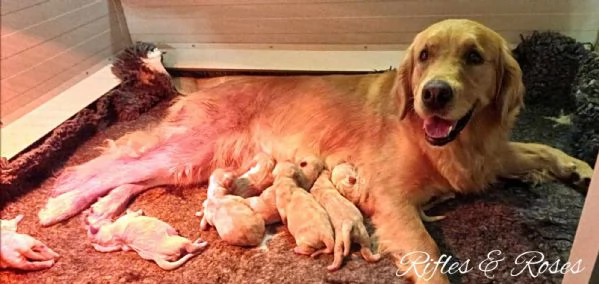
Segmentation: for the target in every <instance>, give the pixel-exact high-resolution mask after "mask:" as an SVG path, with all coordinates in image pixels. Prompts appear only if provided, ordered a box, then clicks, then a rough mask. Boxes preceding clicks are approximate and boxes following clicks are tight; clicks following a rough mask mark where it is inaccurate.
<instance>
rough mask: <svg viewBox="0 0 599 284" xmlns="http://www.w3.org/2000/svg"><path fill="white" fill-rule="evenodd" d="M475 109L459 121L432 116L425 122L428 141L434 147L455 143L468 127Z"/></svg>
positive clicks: (424, 126)
mask: <svg viewBox="0 0 599 284" xmlns="http://www.w3.org/2000/svg"><path fill="white" fill-rule="evenodd" d="M473 111H474V107H473V108H472V109H470V111H469V112H468V113H467V114H466V115H464V116H463V117H462V118H460V119H459V120H457V121H451V120H446V119H443V118H440V117H438V116H431V117H428V118H426V119H425V120H424V124H423V126H422V127H423V128H424V133H425V135H426V141H428V143H430V144H431V145H434V146H443V145H445V144H447V143H449V142H451V141H453V140H454V139H455V138H456V137H458V134H460V132H461V131H462V129H464V127H466V124H468V121H470V118H471V117H472V112H473Z"/></svg>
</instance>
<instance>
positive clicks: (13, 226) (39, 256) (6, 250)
mask: <svg viewBox="0 0 599 284" xmlns="http://www.w3.org/2000/svg"><path fill="white" fill-rule="evenodd" d="M21 220H23V215H21V214H20V215H17V217H15V218H14V219H10V220H0V268H16V269H21V270H41V269H47V268H50V267H52V266H53V265H54V261H55V259H56V258H58V257H59V255H58V254H57V253H56V252H54V251H53V250H52V249H50V248H49V247H48V246H46V245H45V244H44V243H42V242H40V241H39V240H37V239H35V238H33V237H31V236H29V235H26V234H19V233H17V226H18V224H19V222H21Z"/></svg>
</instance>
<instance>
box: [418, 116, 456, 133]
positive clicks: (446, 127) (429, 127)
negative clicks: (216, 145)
mask: <svg viewBox="0 0 599 284" xmlns="http://www.w3.org/2000/svg"><path fill="white" fill-rule="evenodd" d="M452 126H453V123H452V122H451V121H449V120H445V119H442V118H439V117H436V116H433V117H429V118H427V119H425V120H424V131H426V134H427V135H428V136H429V137H431V138H445V137H447V136H448V135H449V132H451V129H452Z"/></svg>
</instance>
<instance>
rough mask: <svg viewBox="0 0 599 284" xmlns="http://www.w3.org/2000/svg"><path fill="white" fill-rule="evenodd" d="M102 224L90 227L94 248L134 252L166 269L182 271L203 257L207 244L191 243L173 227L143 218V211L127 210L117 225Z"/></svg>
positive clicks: (101, 250) (105, 222) (117, 221)
mask: <svg viewBox="0 0 599 284" xmlns="http://www.w3.org/2000/svg"><path fill="white" fill-rule="evenodd" d="M101 223H102V224H94V225H92V226H90V227H89V228H88V236H89V238H90V240H91V242H92V245H93V247H94V249H96V250H97V251H100V252H112V251H118V250H123V251H129V250H134V251H135V252H137V253H138V254H139V256H141V257H142V258H143V259H147V260H153V261H154V262H156V264H158V266H159V267H160V268H162V269H164V270H173V269H177V268H179V267H180V266H181V265H183V264H184V263H185V262H187V261H188V260H189V259H191V258H192V257H194V256H196V255H198V254H200V253H201V252H202V251H203V250H204V248H205V247H206V245H207V243H206V242H201V241H200V239H198V240H196V241H195V242H191V241H190V240H189V239H187V238H184V237H181V236H179V234H178V233H177V230H176V229H175V228H173V227H171V226H170V225H169V224H167V223H165V222H163V221H161V220H159V219H157V218H153V217H148V216H143V212H142V210H137V211H131V210H127V213H126V214H125V215H123V216H121V217H120V218H118V219H117V220H116V221H115V222H114V223H111V222H110V221H108V220H105V221H101ZM97 225H99V227H96V226H97Z"/></svg>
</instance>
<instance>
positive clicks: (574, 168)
mask: <svg viewBox="0 0 599 284" xmlns="http://www.w3.org/2000/svg"><path fill="white" fill-rule="evenodd" d="M592 176H593V168H591V166H589V164H587V163H586V162H584V161H581V160H578V159H575V158H571V160H570V161H568V162H567V163H566V171H565V175H564V177H563V178H564V182H566V183H569V184H571V185H572V186H574V188H575V189H576V190H577V191H579V192H581V193H582V194H586V193H587V191H588V189H589V185H590V184H591V177H592Z"/></svg>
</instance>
